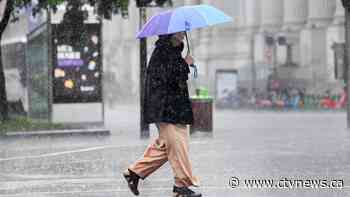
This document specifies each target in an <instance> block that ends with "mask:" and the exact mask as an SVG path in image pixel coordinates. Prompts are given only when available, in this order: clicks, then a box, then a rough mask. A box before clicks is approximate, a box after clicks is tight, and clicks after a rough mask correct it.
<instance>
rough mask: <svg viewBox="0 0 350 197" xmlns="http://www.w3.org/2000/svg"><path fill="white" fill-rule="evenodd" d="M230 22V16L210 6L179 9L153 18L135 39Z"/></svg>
mask: <svg viewBox="0 0 350 197" xmlns="http://www.w3.org/2000/svg"><path fill="white" fill-rule="evenodd" d="M230 21H232V18H231V17H230V16H227V15H226V14H225V13H224V12H222V11H220V10H218V9H217V8H215V7H213V6H210V5H194V6H184V7H179V8H176V9H174V10H169V11H165V12H161V13H159V14H157V15H155V16H153V17H152V18H151V19H150V20H149V21H148V22H147V23H146V24H145V25H144V26H143V27H142V29H141V31H140V32H138V34H137V38H145V37H151V36H155V35H164V34H171V33H176V32H182V31H191V30H192V29H196V28H202V27H207V26H212V25H216V24H220V23H226V22H230Z"/></svg>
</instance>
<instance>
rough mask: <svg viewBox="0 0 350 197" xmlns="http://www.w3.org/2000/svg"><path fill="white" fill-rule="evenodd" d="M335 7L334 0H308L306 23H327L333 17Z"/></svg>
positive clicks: (314, 24) (320, 25)
mask: <svg viewBox="0 0 350 197" xmlns="http://www.w3.org/2000/svg"><path fill="white" fill-rule="evenodd" d="M335 9H336V1H335V0H309V2H308V12H309V14H308V25H309V26H312V27H324V26H326V25H328V24H329V23H330V22H331V21H332V19H333V16H334V11H335Z"/></svg>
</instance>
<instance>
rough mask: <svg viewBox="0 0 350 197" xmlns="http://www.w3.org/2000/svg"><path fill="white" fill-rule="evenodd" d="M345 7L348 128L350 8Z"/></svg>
mask: <svg viewBox="0 0 350 197" xmlns="http://www.w3.org/2000/svg"><path fill="white" fill-rule="evenodd" d="M344 7H345V65H346V67H345V68H346V78H345V79H344V80H345V82H346V83H345V84H346V91H347V110H346V112H347V113H346V115H347V118H346V119H347V127H348V129H349V128H350V102H349V101H350V100H349V98H350V85H349V84H350V69H349V62H350V55H349V52H350V50H349V44H350V18H349V17H350V13H349V12H350V7H349V6H346V5H344Z"/></svg>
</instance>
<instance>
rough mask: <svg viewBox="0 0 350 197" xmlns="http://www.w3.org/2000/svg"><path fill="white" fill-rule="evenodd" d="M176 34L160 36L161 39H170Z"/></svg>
mask: <svg viewBox="0 0 350 197" xmlns="http://www.w3.org/2000/svg"><path fill="white" fill-rule="evenodd" d="M173 35H174V34H164V35H159V36H158V37H159V39H170V38H171V37H172V36H173Z"/></svg>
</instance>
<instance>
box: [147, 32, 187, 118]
mask: <svg viewBox="0 0 350 197" xmlns="http://www.w3.org/2000/svg"><path fill="white" fill-rule="evenodd" d="M183 48H184V45H183V44H181V46H179V47H174V46H173V45H172V44H171V41H170V39H169V37H165V38H164V37H163V38H160V39H159V40H158V41H157V42H156V48H155V49H154V51H153V53H152V56H151V59H150V62H149V64H148V67H147V72H146V81H145V87H144V88H145V96H144V105H143V115H144V120H145V122H146V123H156V122H168V123H174V124H192V122H193V112H192V106H191V101H190V99H189V94H188V86H187V80H188V74H189V73H190V69H189V67H188V64H187V63H186V61H185V60H184V59H183V58H182V55H181V52H182V50H183Z"/></svg>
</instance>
